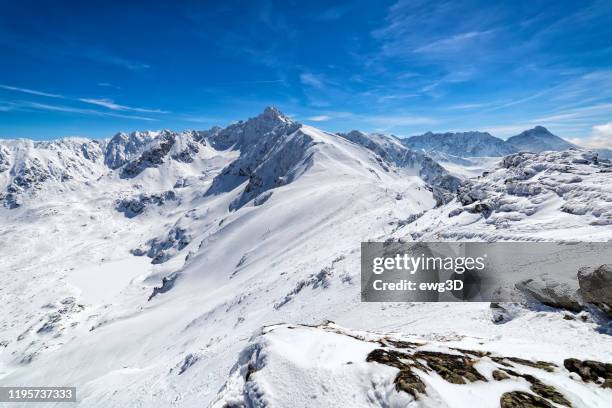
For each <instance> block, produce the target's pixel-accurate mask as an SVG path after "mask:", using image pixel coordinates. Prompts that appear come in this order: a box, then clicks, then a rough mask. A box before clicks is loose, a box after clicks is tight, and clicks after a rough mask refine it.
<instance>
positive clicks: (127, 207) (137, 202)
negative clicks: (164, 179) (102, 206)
mask: <svg viewBox="0 0 612 408" xmlns="http://www.w3.org/2000/svg"><path fill="white" fill-rule="evenodd" d="M176 199H177V197H176V194H175V193H174V191H172V190H169V191H165V192H163V193H161V194H150V195H147V194H140V195H139V196H137V197H134V198H124V199H121V200H117V202H116V207H115V208H116V209H117V211H119V212H122V213H124V215H125V216H126V217H127V218H133V217H135V216H137V215H139V214H141V213H142V212H143V211H144V210H145V208H146V207H147V206H149V205H158V206H161V205H164V204H165V203H166V202H168V201H176Z"/></svg>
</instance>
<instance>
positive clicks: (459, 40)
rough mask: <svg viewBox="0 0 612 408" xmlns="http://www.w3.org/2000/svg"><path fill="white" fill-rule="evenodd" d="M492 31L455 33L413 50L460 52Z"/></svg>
mask: <svg viewBox="0 0 612 408" xmlns="http://www.w3.org/2000/svg"><path fill="white" fill-rule="evenodd" d="M492 32H493V30H487V31H469V32H466V33H460V34H454V35H451V36H449V37H446V38H441V39H439V40H436V41H433V42H430V43H427V44H423V45H420V46H418V47H416V48H414V49H413V52H415V53H422V54H426V53H449V52H458V51H461V50H463V49H464V48H466V47H469V46H471V45H472V43H473V42H474V41H475V40H477V39H479V38H483V37H485V36H488V35H490V34H491V33H492Z"/></svg>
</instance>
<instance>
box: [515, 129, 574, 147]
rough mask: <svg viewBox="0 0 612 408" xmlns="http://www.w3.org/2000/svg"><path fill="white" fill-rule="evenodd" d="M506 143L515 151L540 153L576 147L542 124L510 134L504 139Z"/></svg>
mask: <svg viewBox="0 0 612 408" xmlns="http://www.w3.org/2000/svg"><path fill="white" fill-rule="evenodd" d="M506 144H507V145H508V146H510V147H512V148H513V149H514V151H516V152H531V153H540V152H544V151H547V150H556V151H560V150H567V149H570V148H572V147H574V148H575V147H576V146H575V145H573V144H571V143H570V142H568V141H566V140H563V139H561V138H560V137H559V136H556V135H553V134H552V133H550V131H549V130H548V129H546V128H545V127H543V126H536V127H534V128H533V129H529V130H525V131H524V132H522V133H520V134H518V135H516V136H512V137H510V138H508V139H507V140H506Z"/></svg>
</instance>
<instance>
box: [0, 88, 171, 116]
mask: <svg viewBox="0 0 612 408" xmlns="http://www.w3.org/2000/svg"><path fill="white" fill-rule="evenodd" d="M0 89H6V90H9V91H14V92H20V93H24V94H28V95H35V96H43V97H47V98H55V99H63V100H65V101H74V102H80V103H86V104H89V105H96V106H101V107H103V108H106V109H110V110H113V111H125V112H140V113H157V114H164V113H169V111H166V110H162V109H149V108H139V107H132V106H126V105H120V104H118V103H115V102H114V101H113V100H111V99H96V98H70V97H67V96H64V95H59V94H53V93H48V92H43V91H37V90H33V89H28V88H20V87H16V86H9V85H0ZM29 104H30V106H31V107H39V108H40V107H45V108H46V110H55V111H62V112H73V113H84V114H93V113H92V112H95V111H93V110H89V109H80V108H72V107H68V106H55V105H45V104H37V103H34V102H29ZM22 105H23V103H22ZM105 114H106V113H105V112H100V115H101V116H103V115H105ZM106 116H115V117H127V118H139V119H142V120H154V119H151V118H143V117H138V116H133V117H132V116H125V115H118V114H115V115H111V114H106Z"/></svg>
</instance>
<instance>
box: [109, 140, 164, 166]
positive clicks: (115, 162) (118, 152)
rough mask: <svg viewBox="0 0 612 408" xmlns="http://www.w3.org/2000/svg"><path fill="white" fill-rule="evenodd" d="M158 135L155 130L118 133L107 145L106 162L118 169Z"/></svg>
mask: <svg viewBox="0 0 612 408" xmlns="http://www.w3.org/2000/svg"><path fill="white" fill-rule="evenodd" d="M156 136H157V135H156V134H155V133H153V132H132V133H130V134H126V133H117V134H116V135H115V136H113V137H112V138H111V140H110V141H109V142H108V144H107V146H106V152H105V154H104V164H105V165H106V166H108V167H109V168H111V169H113V170H114V169H118V168H119V167H121V166H123V165H124V164H126V163H127V162H129V161H131V160H132V159H134V158H136V157H137V156H138V155H139V154H141V153H142V152H143V150H144V148H145V146H146V145H147V144H149V143H151V142H152V141H153V139H154V138H155V137H156Z"/></svg>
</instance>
